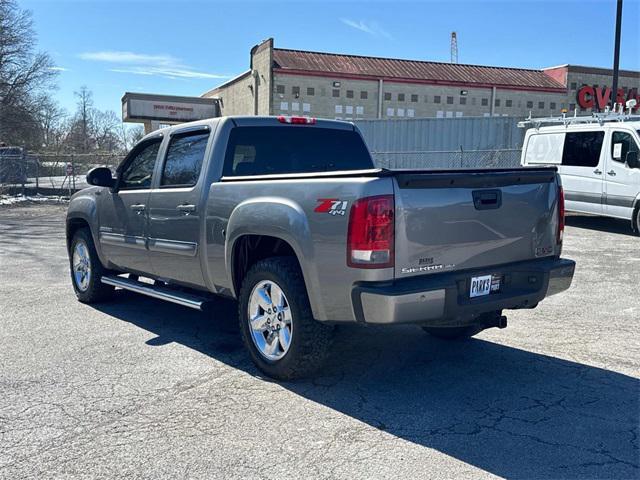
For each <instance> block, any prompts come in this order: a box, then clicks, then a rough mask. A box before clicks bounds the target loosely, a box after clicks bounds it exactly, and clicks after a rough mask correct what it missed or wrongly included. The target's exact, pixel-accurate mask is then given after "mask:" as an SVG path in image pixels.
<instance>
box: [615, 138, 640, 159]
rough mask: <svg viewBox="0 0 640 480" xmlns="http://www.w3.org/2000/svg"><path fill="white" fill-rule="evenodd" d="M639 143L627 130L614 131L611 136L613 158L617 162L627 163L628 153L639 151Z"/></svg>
mask: <svg viewBox="0 0 640 480" xmlns="http://www.w3.org/2000/svg"><path fill="white" fill-rule="evenodd" d="M637 151H638V144H637V143H636V141H635V140H634V139H633V137H632V136H631V135H630V134H629V133H627V132H613V135H612V136H611V158H613V159H614V160H615V161H616V162H620V163H625V162H626V159H627V153H629V152H637Z"/></svg>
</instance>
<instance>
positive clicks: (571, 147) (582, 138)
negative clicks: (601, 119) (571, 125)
mask: <svg viewBox="0 0 640 480" xmlns="http://www.w3.org/2000/svg"><path fill="white" fill-rule="evenodd" d="M603 139H604V132H603V131H599V132H568V133H567V135H566V137H565V139H564V150H563V152H562V165H567V166H573V167H597V166H598V163H599V162H600V150H601V149H602V140H603Z"/></svg>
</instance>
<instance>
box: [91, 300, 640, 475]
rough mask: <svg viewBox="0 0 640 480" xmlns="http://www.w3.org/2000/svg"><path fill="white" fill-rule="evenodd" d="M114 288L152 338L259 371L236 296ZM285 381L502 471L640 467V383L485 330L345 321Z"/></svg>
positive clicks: (126, 314) (616, 471)
mask: <svg viewBox="0 0 640 480" xmlns="http://www.w3.org/2000/svg"><path fill="white" fill-rule="evenodd" d="M118 297H119V298H118V300H117V301H115V302H113V303H108V304H102V305H98V306H97V308H99V309H100V310H101V311H103V312H105V313H107V314H109V315H112V316H114V317H117V318H119V319H122V320H124V321H126V322H129V323H132V324H134V325H136V326H138V327H140V328H143V329H145V330H147V331H150V332H153V333H155V334H156V335H157V338H154V339H152V340H150V341H148V342H147V344H149V345H163V344H166V343H170V342H178V343H180V344H183V345H185V346H187V347H189V348H192V349H194V350H197V351H199V352H201V353H203V354H205V355H208V356H210V357H213V358H215V359H217V360H220V361H222V362H225V363H227V364H228V365H230V366H232V367H234V368H239V369H243V370H246V371H248V372H249V373H251V374H253V375H258V372H257V371H256V369H255V368H254V367H253V365H252V364H251V363H250V361H249V360H248V356H247V355H245V353H244V350H243V347H242V345H241V341H240V339H239V334H238V327H237V324H236V318H237V314H236V304H235V303H234V302H231V301H226V300H220V301H218V302H216V304H215V308H214V313H213V314H210V315H205V314H203V313H199V312H195V311H191V310H188V309H186V308H182V307H178V306H175V305H171V304H166V303H163V302H161V301H159V300H153V299H150V298H146V297H141V296H136V295H135V294H131V293H128V292H119V293H118ZM505 334H508V330H507V331H506V332H505ZM282 386H283V388H286V389H289V390H290V391H292V392H295V393H296V394H298V395H300V396H302V397H304V398H307V399H310V400H313V401H315V402H317V403H319V404H321V405H325V406H327V407H329V408H332V409H334V410H336V411H338V412H341V413H343V414H345V415H348V416H350V417H352V418H354V419H356V420H359V421H361V422H365V423H367V424H369V425H371V426H373V427H375V428H377V429H380V430H383V431H385V432H387V433H388V434H391V435H393V436H395V437H398V438H400V439H404V440H406V441H409V442H413V443H415V444H418V445H422V446H424V447H428V448H431V449H435V450H438V451H440V452H442V453H444V454H446V455H449V456H451V457H454V458H456V459H459V460H461V461H463V462H466V463H468V464H471V465H474V466H476V467H478V468H481V469H483V470H485V471H487V472H490V473H492V474H495V475H499V476H502V477H510V478H514V477H519V478H548V479H551V478H596V477H597V478H638V476H639V475H640V470H639V467H638V425H639V424H640V413H639V412H640V408H639V407H640V404H639V391H640V390H639V387H640V382H639V381H638V380H637V379H634V378H632V377H630V376H627V375H622V374H619V373H615V372H612V371H609V370H605V369H601V368H596V367H591V366H588V365H584V364H580V363H574V362H571V361H567V360H561V359H559V358H554V357H550V356H546V355H541V354H537V353H533V352H529V351H525V350H520V349H517V348H511V347H507V346H504V345H500V344H496V343H492V342H489V341H485V340H481V339H473V340H470V341H467V342H459V343H458V342H454V343H447V342H443V341H440V340H436V339H433V338H431V337H429V336H428V335H426V334H425V333H423V332H422V331H421V330H420V329H418V328H416V327H392V328H386V329H384V328H363V327H358V326H353V327H351V326H349V327H341V328H340V329H339V331H338V334H337V339H336V343H335V345H334V347H333V349H332V354H331V356H330V360H329V361H328V363H327V365H326V367H325V368H324V369H323V370H322V372H321V374H320V376H318V377H316V378H314V379H312V380H308V381H299V382H290V383H283V384H282ZM398 460H399V459H394V461H398ZM416 473H417V475H420V472H416ZM423 473H424V476H425V477H429V476H430V473H429V472H427V471H425V472H423Z"/></svg>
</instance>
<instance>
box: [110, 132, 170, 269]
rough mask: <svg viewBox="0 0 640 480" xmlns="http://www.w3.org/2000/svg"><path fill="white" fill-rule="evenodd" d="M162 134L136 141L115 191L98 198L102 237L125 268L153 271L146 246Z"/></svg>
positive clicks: (119, 173)
mask: <svg viewBox="0 0 640 480" xmlns="http://www.w3.org/2000/svg"><path fill="white" fill-rule="evenodd" d="M161 143H162V138H161V137H157V138H153V139H150V140H148V141H145V142H143V143H141V144H139V145H137V146H136V147H135V148H134V149H133V150H132V152H131V153H130V154H129V155H128V157H127V159H126V160H125V162H124V163H123V164H122V167H121V168H120V169H119V171H118V186H117V189H116V190H115V191H113V192H112V191H110V190H109V189H106V188H105V189H102V190H101V192H100V197H99V200H98V218H99V221H100V232H99V241H100V246H101V248H102V251H103V252H104V254H105V256H106V257H107V258H108V259H109V261H110V262H112V263H113V264H115V265H117V266H118V267H120V268H122V269H123V270H134V271H137V272H141V273H150V272H151V267H150V265H149V257H148V255H147V249H146V237H147V218H148V215H147V214H148V204H149V192H150V188H151V184H152V181H153V172H154V169H155V165H156V160H157V157H158V151H159V150H160V144H161Z"/></svg>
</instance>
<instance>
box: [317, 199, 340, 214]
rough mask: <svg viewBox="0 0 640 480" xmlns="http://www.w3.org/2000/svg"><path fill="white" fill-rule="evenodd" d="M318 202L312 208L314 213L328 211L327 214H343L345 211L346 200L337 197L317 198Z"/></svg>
mask: <svg viewBox="0 0 640 480" xmlns="http://www.w3.org/2000/svg"><path fill="white" fill-rule="evenodd" d="M318 202H320V204H319V205H318V206H317V207H316V208H315V209H314V210H313V211H314V212H316V213H328V214H329V215H343V216H344V214H345V212H346V211H347V203H348V202H347V200H340V199H338V198H319V199H318Z"/></svg>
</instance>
